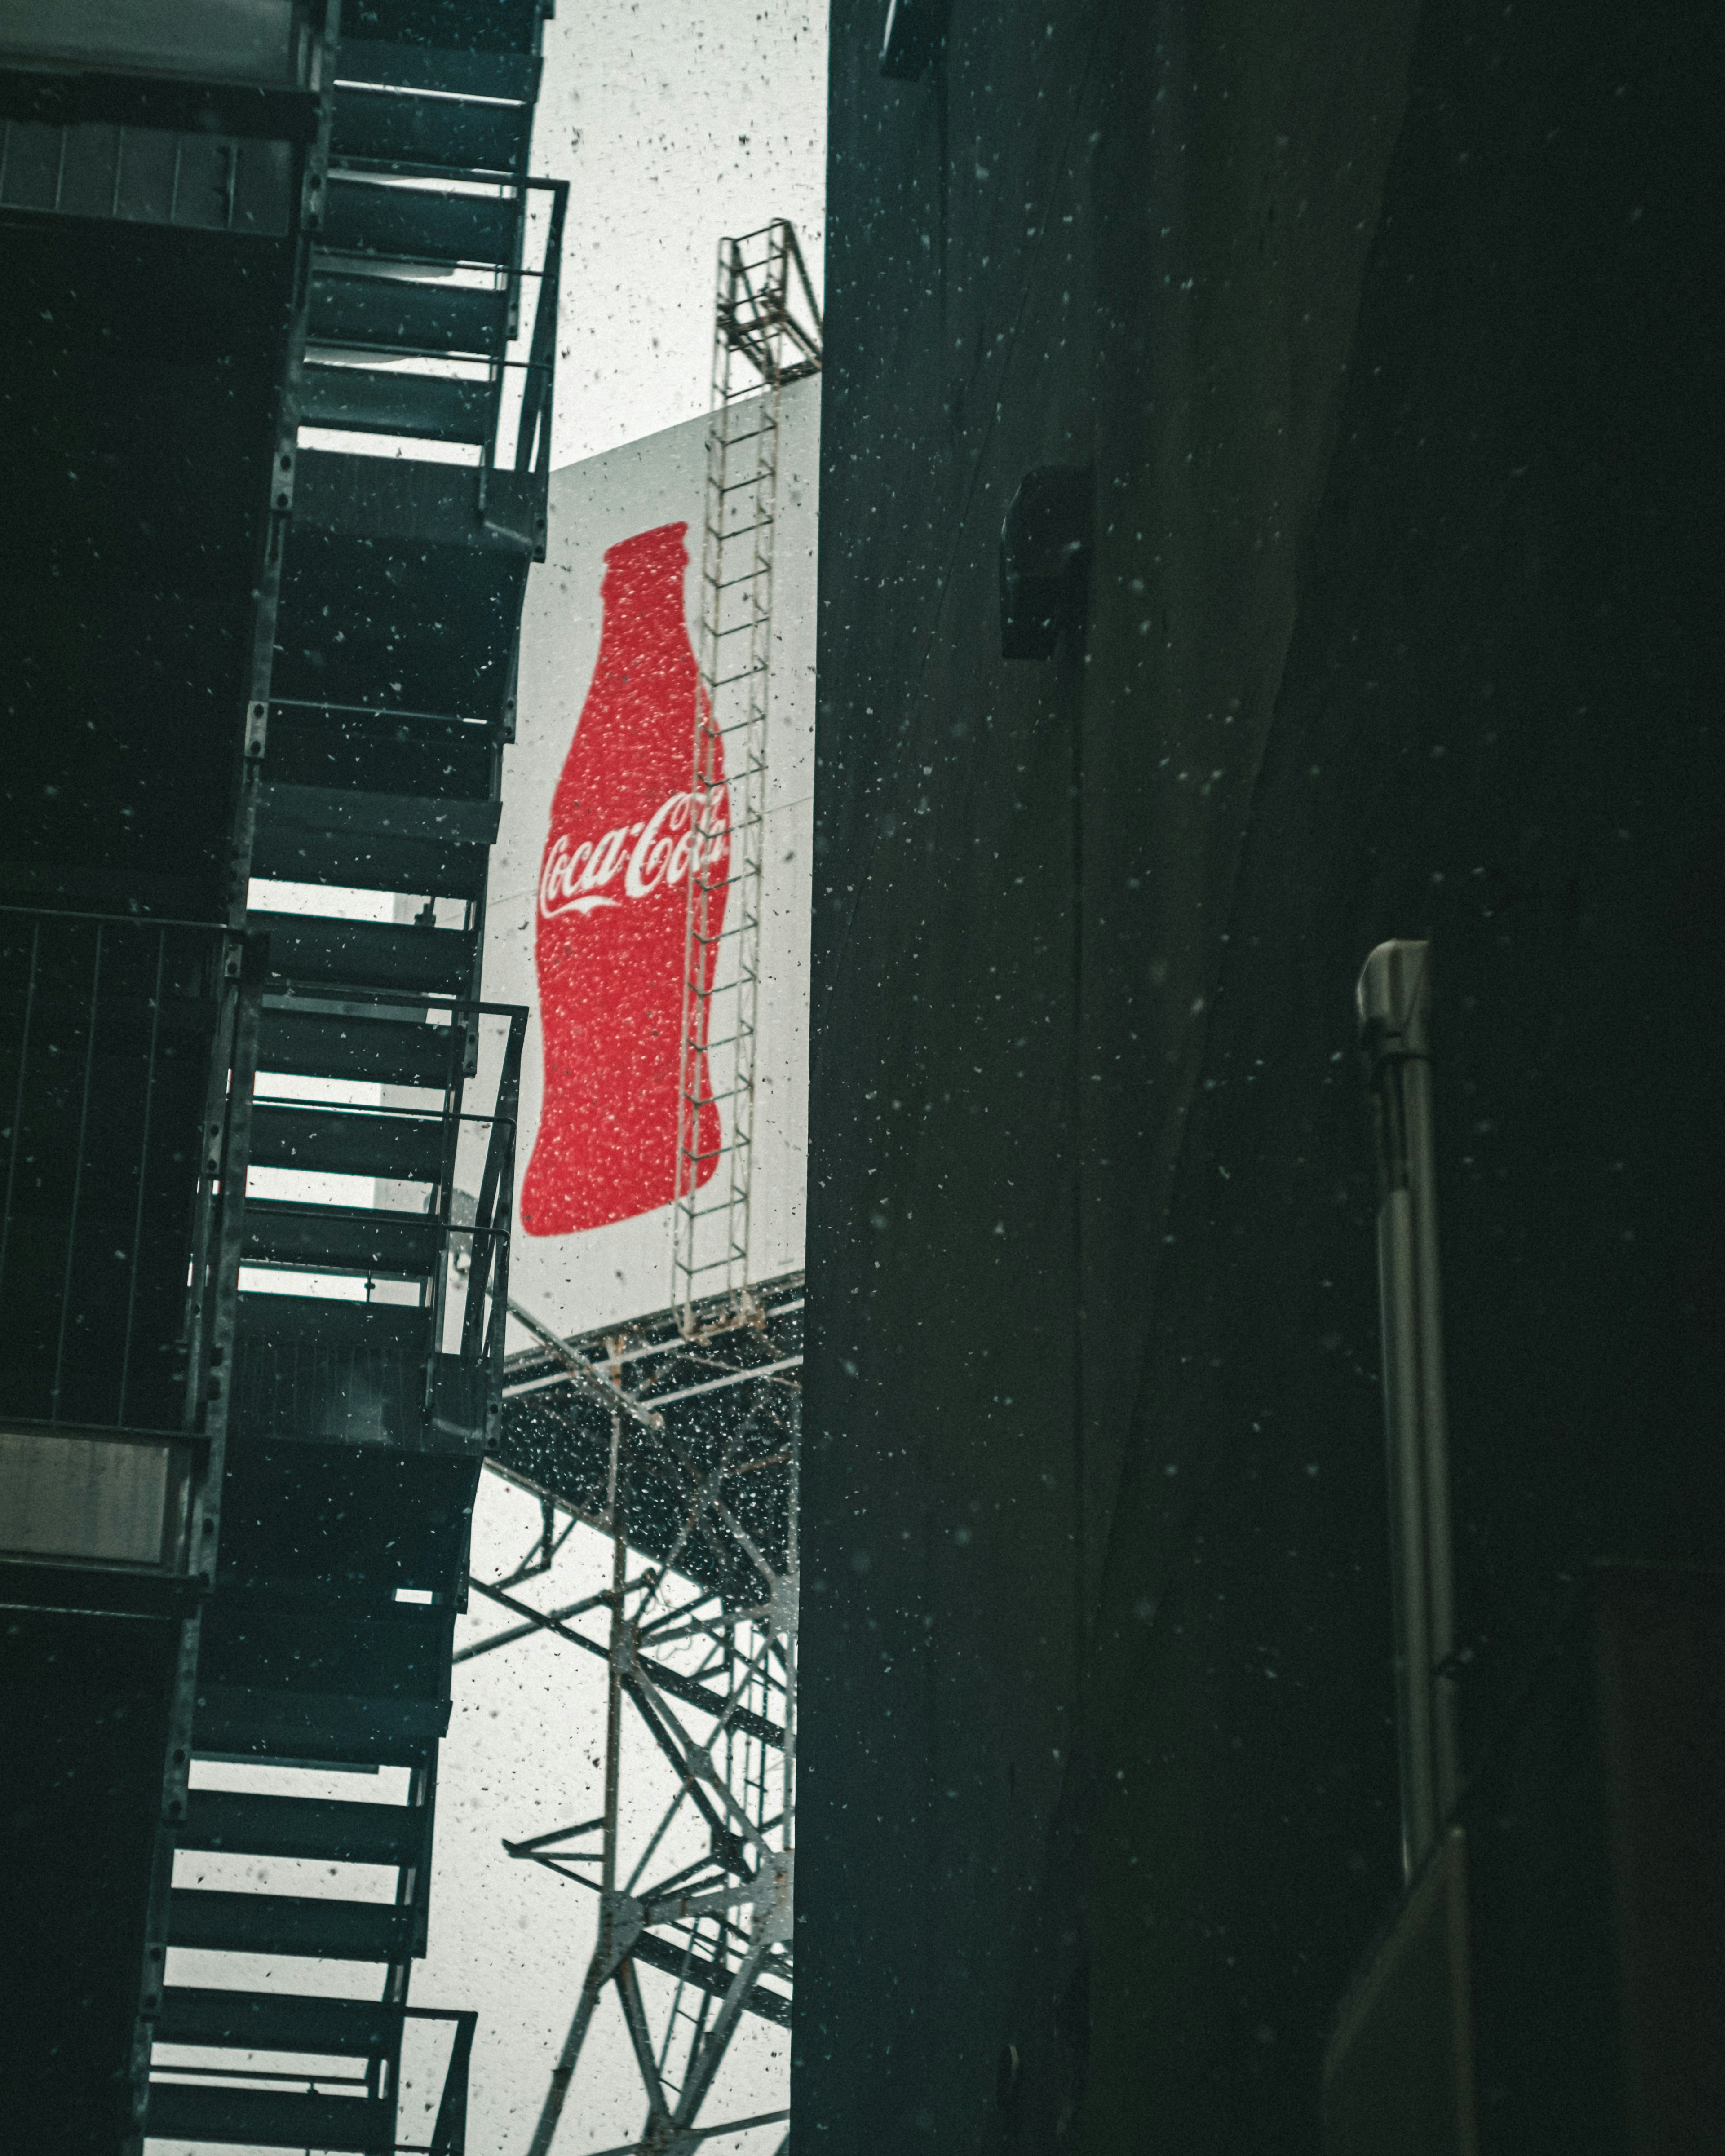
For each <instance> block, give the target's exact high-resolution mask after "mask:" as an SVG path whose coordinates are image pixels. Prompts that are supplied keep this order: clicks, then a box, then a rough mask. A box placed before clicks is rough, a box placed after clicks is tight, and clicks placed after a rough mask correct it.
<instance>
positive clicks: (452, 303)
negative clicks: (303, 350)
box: [306, 259, 509, 358]
mask: <svg viewBox="0 0 1725 2156" xmlns="http://www.w3.org/2000/svg"><path fill="white" fill-rule="evenodd" d="M508 321H509V295H508V293H507V291H506V290H501V289H498V290H487V289H485V287H484V286H482V285H452V284H447V283H442V282H435V281H434V280H431V279H429V278H426V279H419V278H413V277H402V276H379V275H377V274H376V273H375V272H372V271H370V270H367V269H362V268H358V267H355V268H353V269H336V268H335V267H334V266H333V265H332V264H331V262H330V261H329V260H327V259H320V260H319V264H318V266H317V267H316V269H314V270H313V272H312V277H311V309H310V313H309V316H308V318H307V322H306V336H307V337H308V338H309V340H310V341H311V343H312V345H313V346H317V345H330V346H340V347H352V348H360V349H364V350H368V351H369V350H372V349H375V348H377V347H379V346H382V347H387V348H389V349H392V350H399V351H406V352H435V353H443V352H448V353H451V354H457V353H466V354H470V355H475V356H477V357H481V358H492V357H501V355H502V350H503V346H504V343H505V341H506V337H507V334H508ZM314 356H315V355H314Z"/></svg>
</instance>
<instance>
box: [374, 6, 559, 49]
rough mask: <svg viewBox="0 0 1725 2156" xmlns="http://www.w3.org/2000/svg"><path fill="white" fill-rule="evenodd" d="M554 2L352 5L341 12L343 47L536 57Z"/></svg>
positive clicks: (553, 10) (552, 11)
mask: <svg viewBox="0 0 1725 2156" xmlns="http://www.w3.org/2000/svg"><path fill="white" fill-rule="evenodd" d="M554 12H555V9H554V5H553V0H490V4H489V5H488V6H486V7H484V8H475V6H474V5H473V0H347V5H346V6H345V7H344V8H342V10H341V43H342V46H343V49H346V46H347V41H348V39H349V38H387V39H388V40H390V41H391V42H417V41H419V40H422V39H423V40H424V43H425V44H432V45H447V46H449V48H450V49H453V50H454V51H458V52H481V53H533V52H536V51H537V50H538V49H539V26H540V22H541V18H542V17H547V16H549V15H551V14H552V13H554Z"/></svg>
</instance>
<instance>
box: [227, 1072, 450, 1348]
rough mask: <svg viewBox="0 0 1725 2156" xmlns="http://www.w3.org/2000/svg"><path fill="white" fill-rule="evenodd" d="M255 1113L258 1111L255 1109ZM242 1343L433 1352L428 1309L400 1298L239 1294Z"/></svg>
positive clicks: (262, 1345)
mask: <svg viewBox="0 0 1725 2156" xmlns="http://www.w3.org/2000/svg"><path fill="white" fill-rule="evenodd" d="M253 1112H254V1114H255V1113H256V1112H257V1111H256V1110H255V1109H254V1111H253ZM239 1337H240V1340H241V1342H250V1343H253V1344H254V1345H257V1346H259V1347H264V1346H273V1347H298V1346H306V1347H350V1348H354V1349H360V1350H367V1351H370V1352H372V1353H383V1354H413V1355H418V1357H420V1358H421V1359H422V1360H423V1358H424V1357H425V1356H427V1355H429V1353H431V1313H430V1312H429V1311H428V1310H419V1309H416V1308H415V1307H414V1306H413V1305H412V1304H409V1303H399V1302H329V1301H325V1299H324V1298H323V1297H322V1296H312V1295H242V1296H240V1298H239Z"/></svg>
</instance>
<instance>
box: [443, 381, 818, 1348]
mask: <svg viewBox="0 0 1725 2156" xmlns="http://www.w3.org/2000/svg"><path fill="white" fill-rule="evenodd" d="M780 441H781V449H780V456H779V483H778V513H777V517H776V529H775V532H774V541H775V544H774V565H773V566H774V577H773V639H772V652H771V670H770V675H769V699H770V701H769V717H768V731H767V772H766V780H765V788H764V805H765V818H764V823H763V824H762V846H761V855H762V889H761V906H760V923H761V926H760V951H759V962H760V982H761V986H760V999H759V1015H758V1023H757V1036H756V1045H755V1050H754V1078H755V1114H754V1126H753V1133H752V1137H753V1142H752V1191H751V1205H750V1209H749V1218H750V1237H749V1251H750V1271H751V1273H752V1276H754V1277H756V1278H759V1279H765V1278H769V1277H771V1276H773V1275H774V1274H775V1273H782V1272H785V1271H788V1270H793V1269H794V1268H795V1267H797V1266H799V1265H801V1264H802V1262H803V1177H804V1163H805V1157H806V1142H805V1133H806V1116H807V1065H808V1004H809V973H808V946H809V888H810V885H809V868H810V850H811V844H812V820H811V810H812V794H813V747H814V550H815V531H816V514H815V512H816V492H815V475H816V465H817V456H818V450H819V379H818V378H815V379H811V380H809V381H808V382H801V383H798V384H797V385H796V386H795V387H794V388H793V389H791V390H789V391H788V392H787V393H785V395H784V397H783V400H782V406H781V431H780ZM705 504H706V421H705V420H704V419H697V420H694V421H691V422H690V423H687V424H686V425H685V426H681V427H676V428H672V429H669V430H667V431H666V432H665V433H664V434H657V435H653V436H649V438H647V439H645V440H644V441H639V442H631V443H629V444H625V445H624V447H622V448H620V449H615V450H613V451H611V452H609V453H608V454H606V455H604V456H601V457H595V458H592V459H588V460H587V461H586V462H584V463H582V464H579V465H568V466H566V467H565V468H564V469H563V470H561V471H559V472H557V473H554V474H553V475H552V485H551V517H550V532H549V539H548V542H547V559H546V561H545V562H544V564H543V565H542V566H541V567H536V569H535V570H534V571H533V572H532V574H531V577H530V579H529V583H528V588H527V598H526V607H525V609H524V613H523V618H522V628H521V675H520V682H519V689H518V696H517V721H516V741H515V742H514V744H513V746H512V747H510V748H509V749H508V750H506V752H505V762H504V782H503V814H502V823H501V829H500V831H499V834H498V841H497V845H496V848H495V851H494V853H493V855H492V868H491V885H490V901H489V906H488V916H487V922H486V940H485V994H486V996H487V998H495V999H497V1000H500V1001H507V1002H511V1003H523V1004H526V1005H527V1006H528V1007H529V1009H530V1011H531V1019H530V1024H529V1031H528V1038H527V1044H526V1056H525V1058H524V1062H523V1070H522V1081H523V1088H522V1090H523V1099H522V1127H521V1137H520V1142H519V1145H518V1147H517V1154H516V1158H517V1160H518V1162H519V1163H521V1184H520V1189H519V1193H518V1204H517V1234H516V1240H515V1245H514V1249H513V1252H512V1255H511V1291H512V1292H513V1293H514V1295H515V1296H516V1298H517V1299H518V1300H519V1301H521V1302H522V1303H523V1304H524V1305H525V1306H526V1307H527V1308H529V1309H530V1310H531V1311H533V1312H534V1313H535V1314H536V1316H539V1317H542V1318H543V1319H545V1320H546V1321H547V1322H548V1323H551V1324H552V1325H554V1326H556V1327H557V1328H558V1329H559V1330H560V1331H563V1332H577V1331H587V1330H589V1329H590V1328H592V1327H594V1326H598V1325H603V1324H606V1323H608V1322H612V1321H614V1320H617V1319H621V1318H624V1317H636V1316H639V1315H641V1314H643V1313H644V1312H648V1311H651V1310H655V1309H659V1308H662V1307H664V1306H665V1305H666V1304H667V1303H669V1302H670V1301H671V1300H672V1283H671V1214H672V1201H673V1199H674V1198H675V1194H676V1191H677V1185H678V1177H679V1173H683V1174H684V1175H685V1178H686V1177H688V1176H689V1175H691V1173H692V1174H693V1176H694V1178H695V1179H696V1181H697V1182H698V1183H706V1181H708V1180H709V1179H710V1178H712V1177H713V1176H714V1174H715V1173H716V1172H719V1171H720V1170H721V1169H725V1170H726V1171H728V1161H727V1159H726V1147H728V1146H729V1144H730V1142H731V1138H732V1131H731V1127H730V1111H729V1104H728V1102H727V1101H726V1100H725V1099H723V1098H720V1099H717V1100H715V1099H714V1097H713V1091H714V1088H713V1086H712V1083H711V1080H710V1078H709V1074H708V1070H707V1058H706V1052H705V1051H706V1045H707V1044H706V1040H705V1039H704V1038H702V1037H701V1026H702V1024H703V1022H704V1020H703V1014H702V1005H701V998H700V997H699V996H698V995H697V996H696V997H695V998H692V999H691V998H689V996H688V994H687V993H686V988H685V983H687V982H688V980H689V979H690V978H691V954H690V949H689V944H688V938H687V926H688V912H689V893H690V885H691V879H693V880H696V883H697V885H700V886H701V887H702V888H704V891H705V893H706V909H707V911H706V919H705V921H704V928H705V932H706V935H705V940H704V942H702V943H701V945H700V946H699V947H698V949H697V952H696V956H695V957H694V959H693V962H692V970H693V978H694V980H695V982H696V984H697V985H698V984H699V983H701V982H703V981H705V983H706V985H707V986H709V987H711V985H712V980H713V969H714V968H715V967H716V966H718V965H720V964H721V963H723V962H725V960H724V959H723V957H721V952H724V951H725V948H726V945H725V939H724V937H723V934H722V929H723V926H724V920H723V907H724V904H725V900H726V885H727V881H728V878H727V873H726V872H727V869H728V867H729V865H730V861H731V850H732V829H731V813H732V805H731V793H730V790H729V788H728V787H727V784H726V775H725V771H724V763H723V757H722V751H721V745H720V744H719V742H718V741H717V740H716V737H711V736H710V737H709V738H708V740H707V743H706V753H705V754H704V755H703V757H702V758H701V772H700V773H698V774H697V773H696V758H695V747H696V725H697V721H699V722H700V723H701V724H702V725H703V726H709V725H710V724H711V714H710V713H709V712H708V711H707V710H706V703H705V700H704V696H703V695H702V692H701V688H700V683H699V677H698V672H697V668H696V649H697V648H698V644H699V634H700V618H699V616H700V608H699V596H698V588H697V587H698V578H699V573H700V544H699V535H700V533H701V529H702V522H703V517H704V513H705ZM691 554H692V555H693V557H694V559H693V560H692V561H691ZM719 1008H721V1009H722V1004H721V1005H720V1006H719ZM691 1012H692V1014H693V1015H692V1016H691ZM685 1039H686V1040H687V1043H688V1047H687V1052H686V1054H685ZM685 1083H686V1084H687V1085H688V1086H690V1089H691V1096H692V1097H691V1102H690V1104H689V1115H688V1120H687V1123H686V1126H685V1132H686V1134H685V1143H684V1146H683V1148H682V1151H681V1157H680V1148H679V1142H678V1102H679V1098H680V1091H681V1089H682V1087H683V1086H684V1085H685ZM691 1162H692V1163H694V1165H693V1167H692V1168H691Z"/></svg>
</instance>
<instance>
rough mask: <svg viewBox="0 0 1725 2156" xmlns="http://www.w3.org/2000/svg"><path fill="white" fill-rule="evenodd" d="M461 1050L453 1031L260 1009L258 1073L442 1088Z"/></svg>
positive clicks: (457, 1030)
mask: <svg viewBox="0 0 1725 2156" xmlns="http://www.w3.org/2000/svg"><path fill="white" fill-rule="evenodd" d="M461 1048H462V1034H461V1029H460V1028H459V1027H458V1026H452V1025H419V1024H412V1023H410V1022H408V1021H405V1020H403V1021H398V1020H395V1019H375V1018H347V1017H335V1016H331V1015H328V1014H325V1013H323V1012H320V1011H300V1010H280V1009H270V1008H269V1007H267V1006H266V1007H265V1009H264V1014H263V1018H262V1020H261V1023H260V1024H259V1045H258V1068H259V1070H268V1071H275V1072H280V1073H283V1074H299V1075H304V1076H305V1077H310V1078H358V1079H374V1080H377V1081H380V1082H381V1083H382V1084H383V1085H386V1086H448V1085H449V1084H451V1083H452V1082H453V1080H454V1073H455V1071H456V1070H457V1069H458V1068H459V1063H460V1058H461Z"/></svg>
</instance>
